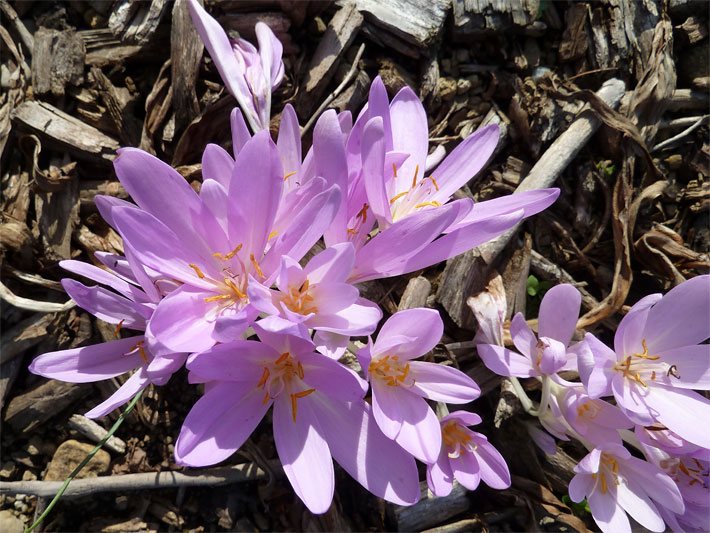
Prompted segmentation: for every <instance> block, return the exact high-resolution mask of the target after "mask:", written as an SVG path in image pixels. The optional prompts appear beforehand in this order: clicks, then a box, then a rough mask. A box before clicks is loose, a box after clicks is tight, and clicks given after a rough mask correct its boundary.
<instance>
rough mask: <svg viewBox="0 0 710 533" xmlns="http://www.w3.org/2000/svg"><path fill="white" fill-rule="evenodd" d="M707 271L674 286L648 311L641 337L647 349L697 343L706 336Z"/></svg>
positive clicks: (708, 314)
mask: <svg viewBox="0 0 710 533" xmlns="http://www.w3.org/2000/svg"><path fill="white" fill-rule="evenodd" d="M708 322H710V275H705V276H697V277H695V278H693V279H689V280H688V281H686V282H684V283H681V284H680V285H677V286H676V287H674V288H673V289H672V290H671V291H670V292H669V293H668V294H666V295H665V296H664V297H663V298H661V299H660V300H659V301H658V303H656V304H655V305H654V306H653V307H652V308H651V310H650V311H649V313H648V320H647V321H646V327H645V329H644V337H645V338H646V342H647V343H648V350H649V352H650V353H657V352H663V351H666V350H669V349H671V348H677V347H679V346H689V345H691V344H700V343H701V342H703V341H704V340H706V339H707V338H708V336H710V329H709V328H708Z"/></svg>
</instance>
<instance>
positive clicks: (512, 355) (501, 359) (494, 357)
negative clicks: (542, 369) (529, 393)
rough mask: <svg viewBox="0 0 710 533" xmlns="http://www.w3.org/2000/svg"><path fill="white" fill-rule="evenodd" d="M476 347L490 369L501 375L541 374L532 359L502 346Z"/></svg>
mask: <svg viewBox="0 0 710 533" xmlns="http://www.w3.org/2000/svg"><path fill="white" fill-rule="evenodd" d="M476 349H477V350H478V356H479V357H480V358H481V360H482V361H483V364H484V365H486V367H488V370H490V371H491V372H495V373H496V374H498V375H499V376H508V377H510V376H515V377H519V378H528V377H532V376H536V375H538V374H539V372H538V371H537V370H536V369H534V368H533V366H532V364H531V362H530V359H528V358H527V357H524V356H522V355H520V354H519V353H516V352H514V351H512V350H508V349H507V348H503V347H502V346H495V345H493V344H479V345H477V346H476Z"/></svg>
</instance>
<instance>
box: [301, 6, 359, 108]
mask: <svg viewBox="0 0 710 533" xmlns="http://www.w3.org/2000/svg"><path fill="white" fill-rule="evenodd" d="M362 22H363V17H362V15H361V14H360V12H359V11H358V10H357V9H356V8H355V5H354V4H352V3H347V4H345V5H344V6H343V7H342V8H340V9H339V10H338V11H337V12H336V13H335V16H333V18H332V19H331V21H330V23H329V24H328V28H327V29H326V31H325V33H324V34H323V36H322V37H321V40H320V42H319V43H318V48H316V51H315V52H314V54H313V57H312V58H311V62H310V63H309V65H308V71H307V72H306V77H305V79H304V82H303V86H302V89H301V91H302V92H301V93H300V94H299V101H298V109H299V111H300V113H301V115H302V116H308V115H310V114H311V112H312V111H313V109H314V107H315V105H316V103H317V102H318V101H320V100H321V98H322V97H323V93H324V92H325V89H326V87H327V86H328V84H329V83H330V81H331V80H332V78H333V75H334V74H335V71H336V70H337V68H338V65H339V64H340V60H341V58H342V56H343V53H344V52H345V51H346V50H347V49H348V48H349V47H350V44H351V43H352V42H353V39H355V36H356V35H357V33H358V31H360V27H361V26H362Z"/></svg>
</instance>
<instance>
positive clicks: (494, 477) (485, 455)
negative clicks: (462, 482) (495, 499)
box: [476, 433, 511, 490]
mask: <svg viewBox="0 0 710 533" xmlns="http://www.w3.org/2000/svg"><path fill="white" fill-rule="evenodd" d="M477 435H479V436H480V437H479V439H477V440H476V444H477V446H478V448H476V455H477V456H478V467H479V473H480V475H481V479H482V480H483V481H484V482H485V483H486V485H488V486H489V487H491V488H493V489H498V490H502V489H507V488H508V487H510V483H511V480H510V471H509V470H508V465H507V464H506V462H505V459H503V456H502V455H501V454H500V452H499V451H498V450H496V449H495V448H494V447H493V445H492V444H490V443H489V442H488V441H487V440H485V437H483V435H480V433H478V434H477ZM481 437H482V438H481Z"/></svg>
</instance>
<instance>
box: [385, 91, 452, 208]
mask: <svg viewBox="0 0 710 533" xmlns="http://www.w3.org/2000/svg"><path fill="white" fill-rule="evenodd" d="M390 120H391V121H392V150H394V151H397V152H404V153H407V154H410V157H409V158H408V159H407V160H406V161H404V162H403V163H402V165H401V166H400V167H399V168H398V169H397V175H398V177H401V178H402V179H400V180H398V181H397V182H396V183H395V185H397V186H398V187H397V188H396V189H395V194H398V193H400V192H404V191H406V190H408V187H409V184H410V183H411V181H412V177H413V176H414V174H415V172H417V167H418V169H419V170H418V172H417V173H418V174H419V176H420V178H423V177H424V167H425V166H426V157H427V153H428V151H429V125H428V123H427V116H426V111H425V109H424V106H423V105H422V102H421V100H419V97H418V96H417V95H416V94H415V93H414V91H413V90H412V89H411V88H410V87H406V86H405V87H403V88H402V89H400V90H399V92H398V93H397V94H396V95H395V97H394V98H393V99H392V102H391V103H390ZM400 184H401V185H400ZM459 187H460V186H459ZM449 196H450V195H449ZM437 199H438V198H437ZM446 200H448V196H447V198H446ZM445 202H446V201H443V202H441V203H445ZM388 207H389V206H388Z"/></svg>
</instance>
